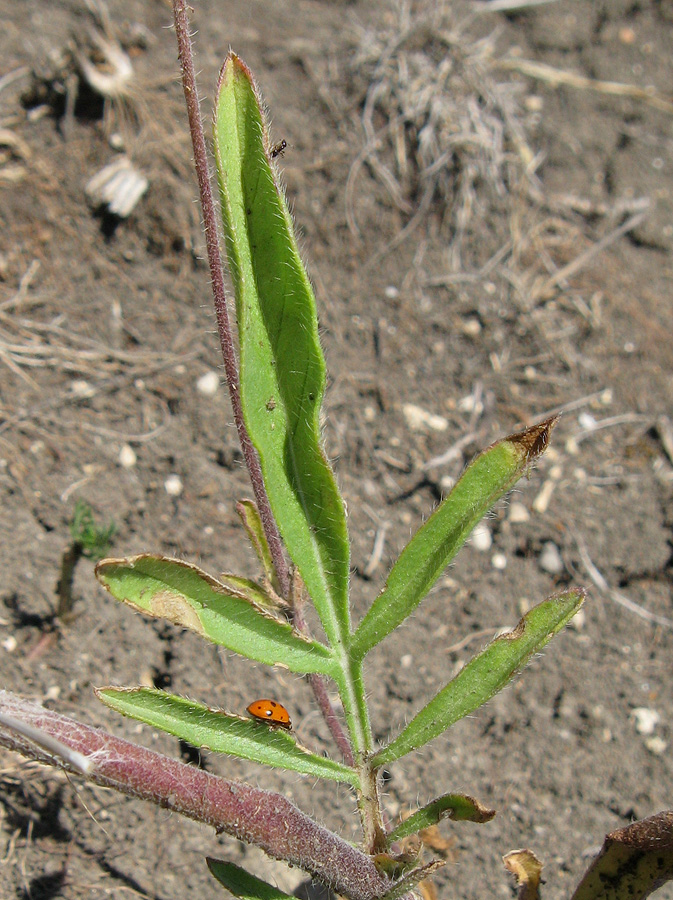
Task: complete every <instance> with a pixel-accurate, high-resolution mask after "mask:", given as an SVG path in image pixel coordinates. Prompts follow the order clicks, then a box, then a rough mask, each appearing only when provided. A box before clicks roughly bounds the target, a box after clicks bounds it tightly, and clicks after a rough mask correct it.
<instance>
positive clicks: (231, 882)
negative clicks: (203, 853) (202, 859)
mask: <svg viewBox="0 0 673 900" xmlns="http://www.w3.org/2000/svg"><path fill="white" fill-rule="evenodd" d="M206 863H207V864H208V868H209V869H210V871H211V872H212V874H213V875H214V876H215V878H217V880H218V881H219V882H220V884H221V885H222V886H223V887H225V888H226V889H227V890H228V891H229V893H230V894H233V895H234V897H239V898H240V900H294V898H293V897H292V896H290V895H289V894H286V893H284V892H283V891H281V890H280V889H279V888H277V887H274V886H273V885H272V884H269V883H268V882H267V881H262V880H261V879H260V878H255V876H254V875H250V874H249V873H248V872H246V871H245V869H241V868H240V867H239V866H235V865H234V864H233V863H229V862H225V861H224V860H223V859H211V858H210V857H207V858H206Z"/></svg>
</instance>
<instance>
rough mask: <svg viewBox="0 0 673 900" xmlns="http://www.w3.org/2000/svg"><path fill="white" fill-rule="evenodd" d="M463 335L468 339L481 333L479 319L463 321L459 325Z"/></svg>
mask: <svg viewBox="0 0 673 900" xmlns="http://www.w3.org/2000/svg"><path fill="white" fill-rule="evenodd" d="M461 329H462V332H463V334H466V335H467V336H468V337H477V335H478V334H479V333H480V332H481V322H480V321H479V319H465V320H464V321H463V323H462V324H461Z"/></svg>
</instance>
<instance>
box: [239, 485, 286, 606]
mask: <svg viewBox="0 0 673 900" xmlns="http://www.w3.org/2000/svg"><path fill="white" fill-rule="evenodd" d="M236 512H237V513H238V514H239V516H240V517H241V521H242V522H243V527H244V528H245V531H246V534H247V535H248V538H249V540H250V543H251V544H252V546H253V548H254V550H255V553H256V554H257V558H258V559H259V561H260V563H261V566H262V570H263V572H264V577H265V578H266V580H267V581H268V582H269V584H270V585H271V587H272V588H273V589H274V591H275V592H276V593H277V594H280V585H279V584H278V577H277V575H276V570H275V568H274V565H273V559H272V557H271V550H270V549H269V544H268V542H267V539H266V534H265V533H264V526H263V525H262V519H261V517H260V515H259V510H258V509H257V504H256V503H255V501H254V500H240V501H239V502H238V503H237V504H236Z"/></svg>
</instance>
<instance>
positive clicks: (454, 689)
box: [372, 588, 586, 767]
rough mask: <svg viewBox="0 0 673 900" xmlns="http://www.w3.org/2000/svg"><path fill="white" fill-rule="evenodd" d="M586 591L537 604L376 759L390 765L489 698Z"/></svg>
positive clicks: (571, 611)
mask: <svg viewBox="0 0 673 900" xmlns="http://www.w3.org/2000/svg"><path fill="white" fill-rule="evenodd" d="M585 596H586V592H585V591H584V590H582V589H579V588H577V589H574V590H569V591H565V592H563V593H560V594H556V595H555V596H553V597H550V598H549V599H547V600H544V601H543V602H542V603H539V604H538V605H537V606H535V607H533V609H531V610H530V611H529V612H527V613H526V615H525V616H524V617H523V618H522V619H521V620H520V622H519V624H518V625H517V626H516V628H515V629H514V630H513V631H508V632H506V633H505V634H501V635H500V636H499V637H497V638H495V640H493V641H491V643H490V644H489V645H488V646H487V647H486V649H485V650H483V651H482V652H481V653H480V654H479V655H478V656H475V657H474V658H473V659H472V660H470V662H469V663H467V665H465V666H464V667H463V668H462V669H461V671H460V672H459V673H458V674H457V675H456V677H455V678H454V679H453V680H452V681H450V682H449V684H447V685H446V687H445V688H443V689H442V690H441V691H440V692H439V693H438V694H437V695H436V696H435V697H434V698H433V699H432V700H431V701H430V702H429V703H428V705H427V706H425V707H424V708H423V709H422V710H421V711H420V712H419V713H418V714H417V715H416V716H415V717H414V718H413V719H412V720H411V722H409V724H408V725H407V727H406V728H405V729H404V730H403V731H402V732H401V733H400V734H399V735H398V737H396V738H395V740H393V741H392V742H391V743H390V744H388V746H387V747H384V748H383V749H382V750H379V752H378V753H376V754H375V755H374V757H373V759H372V765H373V766H376V767H379V766H383V765H387V764H388V763H390V762H392V761H393V760H395V759H399V758H400V757H402V756H405V755H406V754H407V753H410V752H411V751H412V750H416V749H418V748H419V747H422V746H423V745H424V744H427V743H428V741H431V740H433V739H434V738H436V737H438V736H439V735H440V734H442V733H443V732H444V731H446V729H447V728H449V727H450V726H451V725H453V724H454V722H457V721H458V720H459V719H463V718H465V716H468V715H470V713H472V712H474V710H475V709H478V708H479V707H480V706H482V705H483V704H484V703H486V701H487V700H490V699H491V697H493V696H494V695H495V694H497V693H498V691H500V690H502V688H503V687H504V686H505V685H506V684H507V682H508V681H510V680H511V679H512V678H513V677H514V676H515V675H516V674H517V672H519V671H521V669H522V668H523V667H524V666H525V665H526V663H527V662H528V660H529V659H530V658H531V656H533V654H534V653H537V652H538V651H539V650H541V649H542V647H544V646H545V644H546V643H547V642H548V641H549V640H551V638H552V637H553V636H554V635H555V634H556V633H557V632H558V631H560V630H561V629H562V628H563V627H565V625H567V624H568V622H569V621H570V619H571V618H572V617H573V616H574V615H575V613H576V612H577V610H578V609H579V608H580V606H581V605H582V603H583V602H584V598H585Z"/></svg>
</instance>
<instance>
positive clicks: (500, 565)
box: [491, 553, 507, 571]
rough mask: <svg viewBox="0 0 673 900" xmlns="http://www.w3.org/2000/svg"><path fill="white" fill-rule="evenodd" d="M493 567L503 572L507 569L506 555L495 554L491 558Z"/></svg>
mask: <svg viewBox="0 0 673 900" xmlns="http://www.w3.org/2000/svg"><path fill="white" fill-rule="evenodd" d="M491 565H492V566H493V568H494V569H499V570H500V571H502V570H503V569H506V568H507V557H506V556H505V554H504V553H494V554H493V556H492V557H491Z"/></svg>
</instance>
